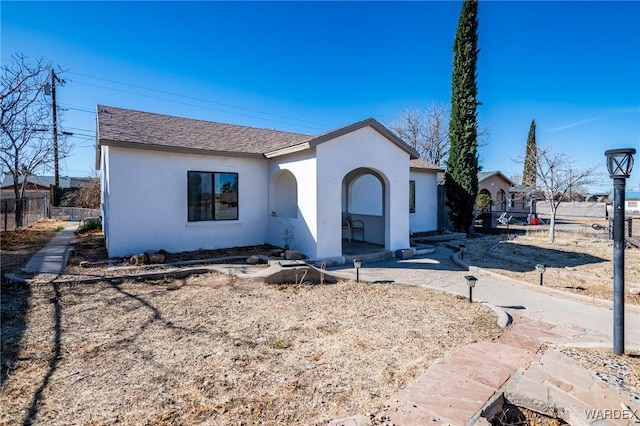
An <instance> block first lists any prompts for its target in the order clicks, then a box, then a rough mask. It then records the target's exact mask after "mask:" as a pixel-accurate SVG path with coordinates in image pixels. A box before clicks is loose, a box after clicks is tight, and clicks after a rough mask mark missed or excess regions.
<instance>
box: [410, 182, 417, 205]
mask: <svg viewBox="0 0 640 426" xmlns="http://www.w3.org/2000/svg"><path fill="white" fill-rule="evenodd" d="M415 212H416V181H415V180H410V181H409V213H415Z"/></svg>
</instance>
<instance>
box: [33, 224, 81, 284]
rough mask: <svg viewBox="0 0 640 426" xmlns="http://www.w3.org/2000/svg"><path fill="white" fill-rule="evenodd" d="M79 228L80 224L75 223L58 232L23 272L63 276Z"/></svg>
mask: <svg viewBox="0 0 640 426" xmlns="http://www.w3.org/2000/svg"><path fill="white" fill-rule="evenodd" d="M78 226H79V224H78V223H74V224H72V225H67V226H66V227H65V228H64V229H63V230H62V231H60V232H57V233H56V234H55V235H54V236H53V238H52V239H51V241H49V243H48V244H47V245H46V246H45V247H43V248H42V249H40V251H38V252H37V253H36V254H34V255H33V257H32V258H31V259H30V260H29V261H28V262H27V264H26V265H25V267H24V268H22V270H23V271H25V272H32V273H39V274H51V275H60V274H62V273H63V272H64V267H65V265H66V264H67V257H68V251H69V248H70V244H71V243H72V242H73V239H74V237H75V234H74V232H75V231H76V229H78Z"/></svg>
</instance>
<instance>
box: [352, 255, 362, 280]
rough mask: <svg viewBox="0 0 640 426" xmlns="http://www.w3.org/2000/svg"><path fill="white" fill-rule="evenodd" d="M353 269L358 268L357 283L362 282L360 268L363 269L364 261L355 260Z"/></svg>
mask: <svg viewBox="0 0 640 426" xmlns="http://www.w3.org/2000/svg"><path fill="white" fill-rule="evenodd" d="M353 267H354V268H356V282H360V268H361V267H362V261H361V260H360V259H355V260H354V261H353Z"/></svg>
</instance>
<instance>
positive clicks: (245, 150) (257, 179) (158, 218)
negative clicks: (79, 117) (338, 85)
mask: <svg viewBox="0 0 640 426" xmlns="http://www.w3.org/2000/svg"><path fill="white" fill-rule="evenodd" d="M97 141H98V152H97V153H98V158H97V167H98V168H99V169H101V170H102V193H103V195H102V211H103V225H104V226H103V229H104V232H105V239H106V244H107V250H108V252H109V255H110V256H125V255H130V254H133V253H138V252H143V251H146V250H149V249H165V250H168V251H173V252H175V251H185V250H196V249H213V248H225V247H234V246H248V245H254V244H262V243H265V242H266V243H270V244H273V245H276V246H283V245H284V238H285V237H286V235H285V234H287V232H289V233H290V231H291V230H293V239H292V241H291V243H290V245H291V248H292V249H296V250H299V251H301V252H303V253H304V254H306V255H307V256H309V257H310V258H317V259H324V258H340V257H342V253H343V243H344V242H345V241H348V239H349V238H351V237H353V239H358V240H359V239H362V240H365V241H367V242H370V243H377V244H380V245H381V246H383V247H384V248H385V249H386V250H397V249H403V248H407V247H409V229H410V226H411V230H412V231H414V232H417V231H431V230H435V229H436V227H437V215H436V209H437V207H436V206H437V197H436V195H435V194H436V173H437V171H439V170H440V169H438V168H437V167H435V166H431V165H427V164H425V163H419V162H414V163H411V160H416V159H417V157H418V153H417V152H416V151H415V150H414V149H413V148H411V147H410V146H408V145H407V144H406V143H404V142H403V141H402V140H400V139H399V138H398V137H397V136H395V135H394V134H393V133H392V132H391V131H389V130H388V129H387V128H385V127H384V126H383V125H381V124H380V123H379V122H377V121H375V120H373V119H368V120H364V121H361V122H358V123H355V124H352V125H350V126H346V127H342V128H340V129H337V130H333V131H330V132H328V133H324V134H321V135H318V136H310V135H304V134H297V133H288V132H281V131H276V130H267V129H258V128H252V127H245V126H237V125H232V124H223V123H215V122H208V121H202V120H194V119H187V118H180V117H173V116H166V115H159V114H152V113H147V112H140V111H132V110H126V109H120V108H114V107H109V106H98V114H97ZM411 182H413V183H411ZM410 194H413V195H410ZM410 203H412V204H411V205H410ZM410 208H411V210H413V211H414V213H410V212H409V210H410ZM343 220H349V221H350V224H351V225H354V226H353V228H354V229H352V230H351V231H355V230H356V228H357V230H358V232H351V233H350V234H349V235H345V230H346V231H347V232H348V231H349V229H348V228H345V226H343V225H344V221H343ZM356 225H357V226H356ZM414 226H415V229H414ZM361 228H363V229H361Z"/></svg>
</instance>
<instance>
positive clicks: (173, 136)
mask: <svg viewBox="0 0 640 426" xmlns="http://www.w3.org/2000/svg"><path fill="white" fill-rule="evenodd" d="M312 138H313V136H310V135H304V134H300V133H289V132H281V131H277V130H269V129H259V128H255V127H247V126H238V125H234V124H224V123H216V122H212V121H204V120H196V119H191V118H182V117H174V116H170V115H162V114H155V113H149V112H142V111H134V110H129V109H122V108H116V107H110V106H104V105H98V143H100V144H106V145H108V144H112V143H114V142H115V143H116V144H141V145H147V146H149V147H154V146H155V147H165V148H185V149H193V150H206V151H215V152H228V153H242V154H262V153H264V152H268V151H273V150H277V149H282V148H286V147H289V146H293V145H298V144H301V143H304V142H307V141H309V140H311V139H312Z"/></svg>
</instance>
